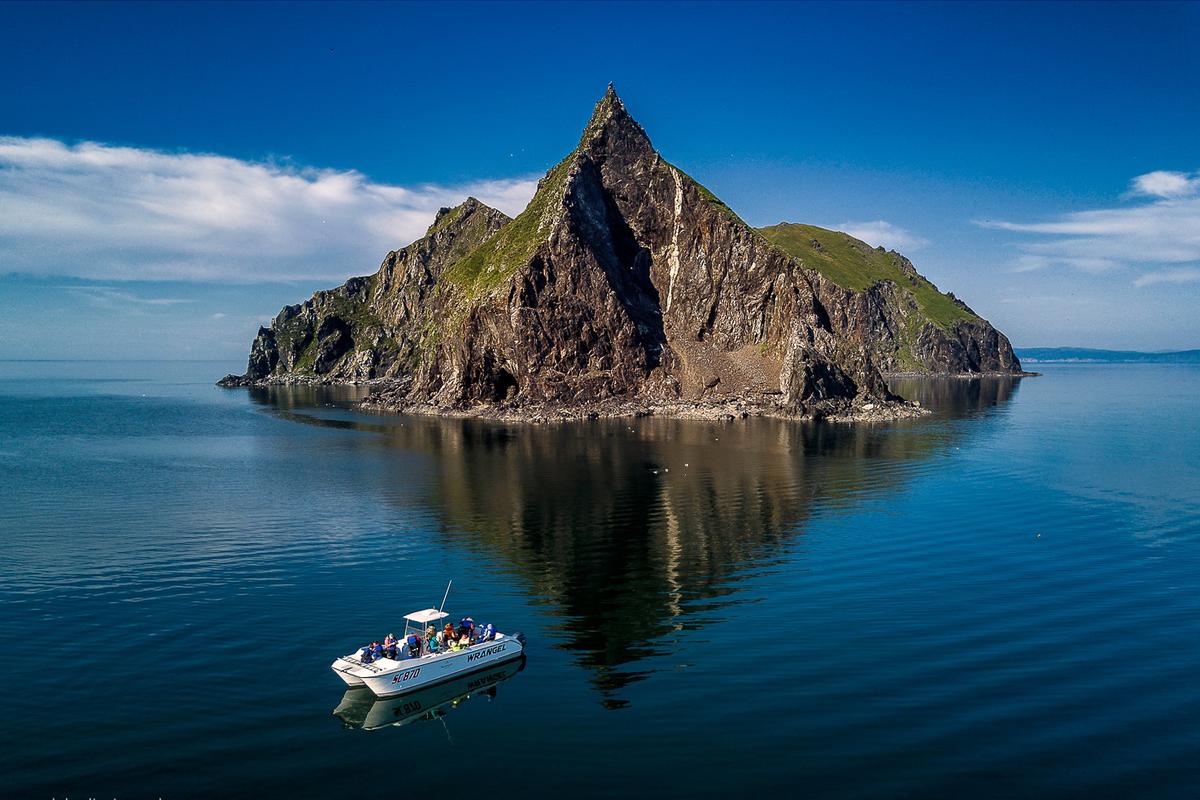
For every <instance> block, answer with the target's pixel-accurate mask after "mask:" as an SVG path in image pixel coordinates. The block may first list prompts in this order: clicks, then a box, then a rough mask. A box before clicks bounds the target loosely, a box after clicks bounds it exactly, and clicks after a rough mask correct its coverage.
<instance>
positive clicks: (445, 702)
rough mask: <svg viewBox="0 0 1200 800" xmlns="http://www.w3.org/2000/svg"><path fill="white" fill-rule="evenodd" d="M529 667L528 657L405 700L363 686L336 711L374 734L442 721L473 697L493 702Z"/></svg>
mask: <svg viewBox="0 0 1200 800" xmlns="http://www.w3.org/2000/svg"><path fill="white" fill-rule="evenodd" d="M524 668H525V658H524V657H521V658H519V659H517V660H515V661H509V662H508V663H505V664H499V665H496V666H495V667H494V668H492V669H481V670H478V671H476V672H474V673H472V674H470V675H464V676H463V677H461V678H458V679H456V680H452V681H446V682H445V683H439V684H437V685H436V686H431V687H429V688H428V689H419V690H417V691H415V692H410V693H408V694H405V695H403V696H401V697H394V698H390V699H384V700H380V699H378V698H376V697H375V695H373V694H371V693H370V692H368V691H365V690H363V689H362V688H361V687H356V688H353V689H347V690H346V694H345V695H343V696H342V702H340V703H338V706H337V708H335V709H334V710H333V715H334V716H335V717H337V718H339V719H340V720H341V721H342V722H343V723H344V724H345V725H346V727H348V728H362V729H363V730H364V731H373V730H376V729H378V728H385V727H387V726H389V725H397V726H399V725H407V724H409V723H410V722H417V721H419V720H435V719H441V718H442V717H444V716H445V715H446V714H447V713H448V712H449V711H452V710H453V709H455V708H457V707H458V706H459V705H460V704H462V703H464V702H466V701H467V700H470V699H471V698H473V697H480V696H485V697H487V698H488V700H489V701H490V700H491V699H492V698H494V697H495V696H496V687H497V686H499V685H500V684H501V683H504V682H505V681H507V680H509V679H510V678H512V677H513V676H514V675H516V674H517V673H518V672H520V671H521V670H523V669H524Z"/></svg>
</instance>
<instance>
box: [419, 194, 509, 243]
mask: <svg viewBox="0 0 1200 800" xmlns="http://www.w3.org/2000/svg"><path fill="white" fill-rule="evenodd" d="M477 211H487V212H491V213H495V214H499V213H500V212H498V211H496V209H494V208H492V207H491V206H489V205H488V204H487V203H484V202H481V201H480V200H478V199H476V198H474V197H468V198H467V199H466V200H464V201H463V202H461V203H459V204H458V205H456V206H453V207H450V206H447V207H443V208H439V209H438V212H437V215H436V216H435V217H434V218H433V224H432V225H430V226H429V230H427V231H426V232H425V235H426V236H431V235H433V234H434V233H436V232H437V231H440V230H442V229H444V228H445V227H446V226H448V225H450V224H451V223H454V222H465V221H466V220H467V219H468V218H469V217H470V216H471V215H472V214H474V213H476V212H477Z"/></svg>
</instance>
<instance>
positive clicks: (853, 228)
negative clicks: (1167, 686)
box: [833, 219, 929, 252]
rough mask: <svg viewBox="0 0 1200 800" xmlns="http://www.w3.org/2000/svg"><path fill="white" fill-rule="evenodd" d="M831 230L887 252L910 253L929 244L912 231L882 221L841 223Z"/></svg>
mask: <svg viewBox="0 0 1200 800" xmlns="http://www.w3.org/2000/svg"><path fill="white" fill-rule="evenodd" d="M833 228H834V230H839V231H844V232H846V233H848V234H850V235H851V236H853V237H854V238H855V239H862V240H863V241H864V242H866V243H867V244H869V245H871V246H873V247H886V248H888V249H889V250H902V251H907V252H911V251H913V250H920V249H921V248H922V247H924V246H925V245H927V244H929V241H928V240H927V239H923V238H921V237H920V236H917V235H916V234H915V233H913V232H912V231H909V230H906V229H905V228H901V227H900V226H899V225H893V224H892V223H890V222H888V221H887V220H882V219H876V220H871V221H868V222H843V223H841V224H840V225H834V226H833Z"/></svg>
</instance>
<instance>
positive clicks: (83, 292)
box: [62, 285, 195, 308]
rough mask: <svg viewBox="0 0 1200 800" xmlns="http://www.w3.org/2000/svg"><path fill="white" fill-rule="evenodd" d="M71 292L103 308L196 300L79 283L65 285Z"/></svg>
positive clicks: (171, 303) (168, 304)
mask: <svg viewBox="0 0 1200 800" xmlns="http://www.w3.org/2000/svg"><path fill="white" fill-rule="evenodd" d="M62 288H64V289H66V290H67V291H68V292H70V293H71V294H74V295H77V296H79V297H83V298H85V299H86V300H88V301H89V302H90V303H91V304H92V305H94V306H99V307H101V308H114V307H117V306H121V305H134V306H177V305H180V304H182V303H192V302H195V301H194V300H189V299H184V298H181V297H143V296H142V295H139V294H134V293H133V292H126V291H121V290H119V289H114V288H113V287H111V286H95V285H79V286H64V287H62Z"/></svg>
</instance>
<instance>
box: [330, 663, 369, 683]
mask: <svg viewBox="0 0 1200 800" xmlns="http://www.w3.org/2000/svg"><path fill="white" fill-rule="evenodd" d="M329 666H330V669H332V670H333V674H335V675H337V676H338V677H339V678H341V679H342V681H344V682H345V684H346V685H347V686H362V685H363V676H362V675H356V674H354V673H355V672H356V671H361V670H362V664H360V663H358V662H356V661H349V660H347V659H346V658H344V657H343V658H335V659H334V660H333V663H332V664H330V665H329Z"/></svg>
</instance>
